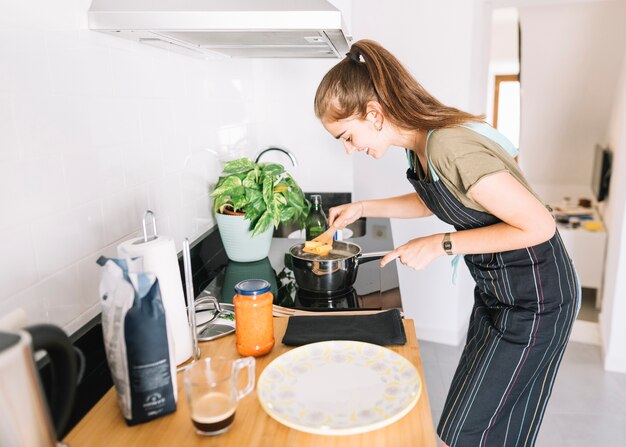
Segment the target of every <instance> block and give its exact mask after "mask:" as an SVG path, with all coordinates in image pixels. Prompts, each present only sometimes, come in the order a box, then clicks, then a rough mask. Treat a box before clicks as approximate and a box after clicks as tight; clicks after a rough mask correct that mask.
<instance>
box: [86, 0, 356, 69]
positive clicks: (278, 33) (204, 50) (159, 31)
mask: <svg viewBox="0 0 626 447" xmlns="http://www.w3.org/2000/svg"><path fill="white" fill-rule="evenodd" d="M88 18H89V28H90V29H92V30H96V31H101V32H104V33H108V34H111V35H115V36H119V37H124V38H128V39H132V40H135V41H139V42H142V43H145V44H148V45H152V46H156V47H160V48H165V49H168V50H173V51H177V52H181V53H185V54H188V55H191V56H197V57H215V56H216V55H222V56H228V57H246V58H341V57H343V55H344V54H345V53H346V52H347V51H348V46H349V45H348V37H347V33H346V32H345V25H344V23H343V19H342V17H341V11H339V10H338V9H337V8H336V7H335V6H333V5H332V4H331V3H330V2H329V1H326V0H291V1H284V0H93V1H92V3H91V7H90V9H89V13H88Z"/></svg>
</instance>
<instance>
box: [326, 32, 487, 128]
mask: <svg viewBox="0 0 626 447" xmlns="http://www.w3.org/2000/svg"><path fill="white" fill-rule="evenodd" d="M369 101H378V102H379V103H380V105H381V107H382V109H383V112H384V113H385V117H386V118H387V119H388V120H390V121H391V122H393V123H394V124H395V125H397V126H399V127H401V128H405V129H427V130H430V129H437V128H441V127H449V126H454V125H458V124H462V123H464V122H467V121H482V120H483V117H481V116H476V115H472V114H470V113H466V112H463V111H461V110H458V109H456V108H454V107H448V106H446V105H444V104H443V103H441V102H440V101H438V100H437V99H436V98H435V97H433V96H432V95H431V94H430V93H428V92H427V91H426V90H425V89H424V88H423V87H422V86H421V85H420V84H419V83H418V82H417V81H416V80H415V78H413V76H411V74H410V73H409V72H408V70H407V69H406V68H404V66H403V65H402V64H401V63H400V61H398V59H397V58H396V57H395V56H394V55H393V54H391V53H390V52H389V51H387V50H386V49H385V48H383V47H382V46H381V45H379V44H378V43H376V42H374V41H372V40H359V41H357V42H354V43H353V44H352V46H351V47H350V51H349V52H348V53H347V54H346V58H344V59H343V60H342V61H341V62H339V63H338V64H337V65H335V66H334V67H333V68H332V69H331V70H330V71H329V72H328V73H327V74H326V76H324V78H323V79H322V82H321V83H320V85H319V87H318V89H317V93H316V95H315V114H316V115H317V117H318V118H320V119H330V120H335V121H336V120H339V119H344V118H348V117H351V116H358V117H360V118H362V119H363V118H365V115H366V111H367V103H368V102H369Z"/></svg>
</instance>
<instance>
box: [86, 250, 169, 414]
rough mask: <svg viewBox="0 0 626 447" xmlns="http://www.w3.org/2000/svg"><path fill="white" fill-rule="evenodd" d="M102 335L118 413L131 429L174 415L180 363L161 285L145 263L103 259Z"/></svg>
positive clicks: (101, 286)
mask: <svg viewBox="0 0 626 447" xmlns="http://www.w3.org/2000/svg"><path fill="white" fill-rule="evenodd" d="M98 264H99V265H100V266H102V270H101V272H102V274H101V280H100V302H101V305H102V332H103V335H104V345H105V351H106V355H107V361H108V364H109V368H110V370H111V375H112V377H113V383H114V385H115V390H116V392H117V401H118V404H119V407H120V409H121V411H122V414H123V415H124V418H125V419H126V422H127V423H128V425H135V424H140V423H142V422H146V421H149V420H152V419H154V418H157V417H159V416H163V415H165V414H168V413H171V412H173V411H176V400H177V386H176V363H175V360H174V353H173V349H172V348H171V347H173V343H172V336H171V333H170V331H169V330H168V326H167V322H166V318H165V311H164V308H163V302H162V299H161V294H160V291H159V281H158V279H157V278H156V276H155V275H154V274H152V273H146V272H142V271H141V270H142V260H141V258H135V259H130V258H128V259H112V258H105V257H100V258H99V259H98Z"/></svg>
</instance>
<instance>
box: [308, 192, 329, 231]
mask: <svg viewBox="0 0 626 447" xmlns="http://www.w3.org/2000/svg"><path fill="white" fill-rule="evenodd" d="M311 202H313V206H312V207H311V211H310V212H309V215H308V216H307V218H306V240H307V241H310V240H311V239H315V238H316V237H317V236H319V235H320V234H322V233H323V232H324V231H325V230H326V214H324V210H323V209H322V196H320V195H319V194H314V195H312V196H311Z"/></svg>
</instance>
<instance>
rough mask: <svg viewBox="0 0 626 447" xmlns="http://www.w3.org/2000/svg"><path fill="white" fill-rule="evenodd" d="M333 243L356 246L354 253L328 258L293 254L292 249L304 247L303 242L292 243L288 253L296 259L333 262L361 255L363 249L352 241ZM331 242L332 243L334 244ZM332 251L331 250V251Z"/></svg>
mask: <svg viewBox="0 0 626 447" xmlns="http://www.w3.org/2000/svg"><path fill="white" fill-rule="evenodd" d="M334 244H345V245H346V246H348V247H356V253H353V254H351V255H350V256H343V257H342V258H339V259H337V258H334V259H328V258H327V257H326V256H315V257H308V256H307V257H306V258H305V257H302V256H300V255H295V254H294V253H293V251H294V249H302V248H303V247H304V242H301V243H299V244H295V245H292V246H291V247H290V248H289V254H290V255H291V256H292V257H294V258H297V259H301V260H303V261H313V262H335V261H345V260H346V259H350V258H354V257H358V256H360V255H361V252H362V251H363V250H362V249H361V246H360V245H358V244H355V243H354V242H346V241H335V242H334ZM334 244H333V245H334ZM331 253H332V252H331Z"/></svg>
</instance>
